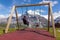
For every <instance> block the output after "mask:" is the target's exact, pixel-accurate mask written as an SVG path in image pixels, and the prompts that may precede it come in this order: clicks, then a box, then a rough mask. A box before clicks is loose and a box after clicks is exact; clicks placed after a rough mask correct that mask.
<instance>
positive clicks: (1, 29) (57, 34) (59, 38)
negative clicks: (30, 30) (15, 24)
mask: <svg viewBox="0 0 60 40" xmlns="http://www.w3.org/2000/svg"><path fill="white" fill-rule="evenodd" d="M3 29H4V28H0V35H1V34H3ZM58 30H60V28H56V36H57V37H56V40H60V32H58ZM13 31H15V29H14V28H10V29H9V32H13ZM50 33H51V34H53V31H52V28H50Z"/></svg>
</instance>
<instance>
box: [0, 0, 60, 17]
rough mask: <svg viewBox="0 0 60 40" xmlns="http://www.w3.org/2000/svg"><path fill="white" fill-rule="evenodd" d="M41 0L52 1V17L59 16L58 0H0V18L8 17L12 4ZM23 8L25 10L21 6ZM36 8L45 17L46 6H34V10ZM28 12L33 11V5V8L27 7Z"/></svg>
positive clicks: (59, 5)
mask: <svg viewBox="0 0 60 40" xmlns="http://www.w3.org/2000/svg"><path fill="white" fill-rule="evenodd" d="M42 2H52V8H53V15H54V18H56V17H58V16H60V8H59V7H60V4H59V2H60V0H50V1H47V0H0V17H1V18H4V17H8V15H9V14H10V12H11V8H12V6H13V5H23V4H38V3H42ZM17 10H18V9H17ZM19 10H20V9H19ZM23 10H26V8H23ZM37 10H39V11H41V15H42V16H43V17H45V18H47V13H48V8H47V6H40V7H35V11H37ZM28 12H32V13H33V12H34V7H33V8H32V7H28ZM36 13H37V12H36ZM38 14H39V13H38ZM19 15H20V14H19Z"/></svg>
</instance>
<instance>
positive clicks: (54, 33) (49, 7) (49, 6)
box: [5, 2, 56, 37]
mask: <svg viewBox="0 0 60 40" xmlns="http://www.w3.org/2000/svg"><path fill="white" fill-rule="evenodd" d="M42 5H48V31H49V25H50V16H51V22H52V28H53V36H54V37H56V29H55V24H54V19H53V15H52V3H50V2H49V3H41V4H26V5H21V6H13V8H12V10H11V14H10V17H9V20H8V23H7V26H6V29H5V33H7V32H8V29H9V26H10V23H11V20H12V16H13V14H14V11H15V13H16V21H17V26H18V29H19V24H18V13H17V11H16V8H21V7H30V6H42Z"/></svg>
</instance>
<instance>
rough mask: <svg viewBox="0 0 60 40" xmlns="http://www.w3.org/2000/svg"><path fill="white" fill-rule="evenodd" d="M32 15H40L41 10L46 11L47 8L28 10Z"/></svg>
mask: <svg viewBox="0 0 60 40" xmlns="http://www.w3.org/2000/svg"><path fill="white" fill-rule="evenodd" d="M27 12H28V13H29V14H30V15H40V12H45V10H35V11H33V10H28V11H27Z"/></svg>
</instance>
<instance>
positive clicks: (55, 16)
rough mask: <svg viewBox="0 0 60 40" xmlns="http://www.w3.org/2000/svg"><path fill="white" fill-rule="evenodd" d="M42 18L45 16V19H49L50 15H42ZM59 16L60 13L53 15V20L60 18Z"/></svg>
mask: <svg viewBox="0 0 60 40" xmlns="http://www.w3.org/2000/svg"><path fill="white" fill-rule="evenodd" d="M41 16H43V17H45V18H46V19H48V15H41ZM59 16H60V11H58V12H54V13H53V18H54V19H56V18H57V17H59Z"/></svg>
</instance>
